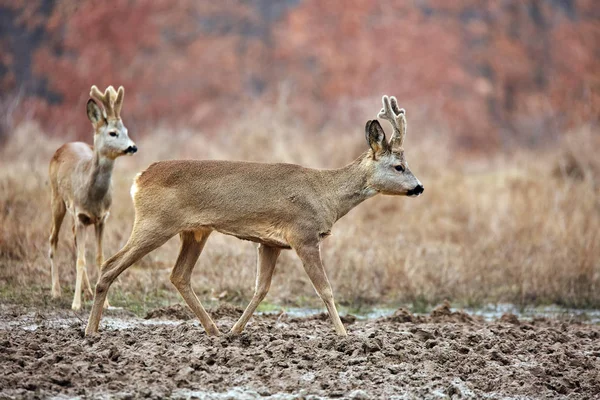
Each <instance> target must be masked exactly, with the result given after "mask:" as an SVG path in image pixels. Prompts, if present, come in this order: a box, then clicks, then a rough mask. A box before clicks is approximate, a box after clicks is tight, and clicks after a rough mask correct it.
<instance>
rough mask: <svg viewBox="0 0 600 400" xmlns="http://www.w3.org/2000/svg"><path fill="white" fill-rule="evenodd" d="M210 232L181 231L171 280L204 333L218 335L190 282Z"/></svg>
mask: <svg viewBox="0 0 600 400" xmlns="http://www.w3.org/2000/svg"><path fill="white" fill-rule="evenodd" d="M210 233H211V231H209V230H206V231H196V232H181V234H180V236H181V249H180V250H179V256H178V257H177V262H176V263H175V266H174V267H173V272H171V282H172V283H173V285H174V286H175V287H176V288H177V290H178V291H179V293H180V294H181V297H183V299H184V300H185V302H186V303H187V305H188V306H189V307H190V308H191V309H192V311H193V312H194V314H196V317H198V319H199V320H200V323H201V324H202V326H203V327H204V330H205V331H206V333H207V334H208V335H209V336H218V335H220V332H219V329H218V328H217V325H215V323H214V321H213V320H212V318H210V315H208V313H207V312H206V310H205V309H204V307H203V306H202V303H200V300H198V297H197V296H196V294H195V293H194V290H193V289H192V284H191V278H192V271H193V270H194V266H195V265H196V261H198V257H200V253H201V252H202V249H203V248H204V245H205V244H206V240H207V239H208V236H209V235H210Z"/></svg>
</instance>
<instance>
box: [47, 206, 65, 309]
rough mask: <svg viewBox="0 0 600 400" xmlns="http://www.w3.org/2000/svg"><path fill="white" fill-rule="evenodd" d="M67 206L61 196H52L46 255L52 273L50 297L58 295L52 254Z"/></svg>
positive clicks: (58, 287) (56, 274)
mask: <svg viewBox="0 0 600 400" xmlns="http://www.w3.org/2000/svg"><path fill="white" fill-rule="evenodd" d="M66 212H67V207H66V206H65V202H64V201H62V199H61V198H58V197H56V196H53V198H52V231H51V232H50V250H49V251H48V257H49V258H50V270H51V273H52V297H53V298H58V297H60V294H61V290H60V280H59V277H58V267H57V266H56V264H55V262H54V255H55V254H56V246H57V244H58V233H59V232H60V226H61V225H62V222H63V219H64V218H65V213H66Z"/></svg>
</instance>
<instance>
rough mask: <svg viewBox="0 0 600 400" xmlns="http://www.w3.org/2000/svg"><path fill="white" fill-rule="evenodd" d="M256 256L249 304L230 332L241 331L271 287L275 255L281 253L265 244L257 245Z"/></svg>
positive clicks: (237, 332) (275, 260)
mask: <svg viewBox="0 0 600 400" xmlns="http://www.w3.org/2000/svg"><path fill="white" fill-rule="evenodd" d="M257 252H258V256H257V262H256V287H255V289H254V296H252V300H250V304H248V307H246V310H244V313H243V314H242V316H241V317H240V319H239V320H238V321H237V322H236V323H235V325H233V328H231V333H234V334H239V333H242V331H243V330H244V327H245V326H246V324H247V323H248V320H249V319H250V317H252V314H254V311H256V307H258V305H259V304H260V302H261V301H263V299H264V298H265V296H266V295H267V293H268V292H269V288H270V287H271V278H272V277H273V271H275V264H276V263H277V257H279V254H280V253H281V249H277V248H274V247H269V246H265V245H262V244H261V245H259V246H258V250H257Z"/></svg>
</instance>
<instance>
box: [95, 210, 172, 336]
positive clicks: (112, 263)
mask: <svg viewBox="0 0 600 400" xmlns="http://www.w3.org/2000/svg"><path fill="white" fill-rule="evenodd" d="M173 235H174V232H172V231H165V227H164V225H161V224H159V223H155V224H152V225H151V224H148V223H147V222H146V223H144V224H140V223H137V222H136V223H135V224H134V226H133V231H132V232H131V236H130V237H129V240H128V241H127V244H125V246H124V247H123V248H122V249H121V250H119V251H118V252H117V254H115V255H114V256H112V257H111V258H109V259H108V260H107V261H106V262H105V263H104V264H103V265H102V268H101V269H100V270H101V274H100V278H99V279H98V283H96V294H95V296H94V304H93V306H92V312H91V313H90V317H89V319H88V324H87V327H86V328H85V334H86V335H92V334H94V333H96V332H98V327H99V326H100V319H101V318H102V308H103V305H104V302H105V301H106V296H107V294H108V289H109V288H110V285H112V283H113V282H114V281H115V279H117V277H118V276H119V275H120V274H121V273H122V272H123V271H125V270H126V269H127V268H129V267H130V266H131V265H132V264H133V263H134V262H136V261H138V260H139V259H140V258H142V257H143V256H145V255H146V254H148V253H150V252H151V251H152V250H154V249H156V248H157V247H159V246H161V245H163V244H164V243H165V242H166V241H167V240H169V238H171V237H172V236H173Z"/></svg>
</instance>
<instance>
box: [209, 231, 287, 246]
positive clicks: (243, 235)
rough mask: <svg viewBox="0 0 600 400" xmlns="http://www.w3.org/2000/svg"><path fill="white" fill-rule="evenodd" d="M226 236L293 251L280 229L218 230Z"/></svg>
mask: <svg viewBox="0 0 600 400" xmlns="http://www.w3.org/2000/svg"><path fill="white" fill-rule="evenodd" d="M217 231H218V232H221V233H223V234H225V235H230V236H235V237H236V238H238V239H242V240H248V241H250V242H255V243H261V244H264V245H265V246H271V247H277V248H281V249H291V248H292V247H291V246H290V244H289V243H288V242H287V240H286V239H285V237H284V236H283V231H282V230H280V229H265V230H260V231H254V230H243V231H240V230H237V229H236V230H235V231H233V230H231V231H230V230H227V229H217Z"/></svg>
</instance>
